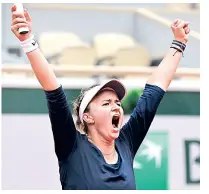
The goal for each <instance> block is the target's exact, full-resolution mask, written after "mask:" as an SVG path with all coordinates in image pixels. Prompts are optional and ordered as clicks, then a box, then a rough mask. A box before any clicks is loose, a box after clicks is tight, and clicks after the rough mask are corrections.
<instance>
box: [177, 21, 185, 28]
mask: <svg viewBox="0 0 209 194" xmlns="http://www.w3.org/2000/svg"><path fill="white" fill-rule="evenodd" d="M184 26H185V21H183V20H180V22H179V24H178V25H177V26H176V27H177V28H183V27H184Z"/></svg>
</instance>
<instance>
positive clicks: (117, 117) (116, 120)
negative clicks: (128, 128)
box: [112, 115, 120, 128]
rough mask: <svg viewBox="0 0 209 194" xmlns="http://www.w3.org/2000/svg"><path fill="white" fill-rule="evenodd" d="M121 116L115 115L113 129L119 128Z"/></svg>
mask: <svg viewBox="0 0 209 194" xmlns="http://www.w3.org/2000/svg"><path fill="white" fill-rule="evenodd" d="M119 118H120V117H119V115H115V116H113V118H112V126H113V128H118V124H119Z"/></svg>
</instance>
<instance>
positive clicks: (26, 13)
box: [24, 9, 32, 22]
mask: <svg viewBox="0 0 209 194" xmlns="http://www.w3.org/2000/svg"><path fill="white" fill-rule="evenodd" d="M24 16H25V19H26V21H28V22H31V21H32V19H31V17H30V14H29V13H28V11H27V10H26V9H24Z"/></svg>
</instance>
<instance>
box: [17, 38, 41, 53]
mask: <svg viewBox="0 0 209 194" xmlns="http://www.w3.org/2000/svg"><path fill="white" fill-rule="evenodd" d="M20 46H21V47H22V49H23V51H24V52H25V53H29V52H32V51H34V50H36V49H37V48H38V43H37V41H36V40H35V37H34V35H32V36H31V37H30V38H28V39H27V40H24V41H20Z"/></svg>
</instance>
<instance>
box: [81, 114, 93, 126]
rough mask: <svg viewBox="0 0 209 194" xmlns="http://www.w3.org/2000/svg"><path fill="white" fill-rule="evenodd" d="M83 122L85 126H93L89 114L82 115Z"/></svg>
mask: <svg viewBox="0 0 209 194" xmlns="http://www.w3.org/2000/svg"><path fill="white" fill-rule="evenodd" d="M83 120H84V121H85V122H86V123H87V124H94V118H93V117H92V116H91V115H90V114H89V113H84V114H83Z"/></svg>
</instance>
